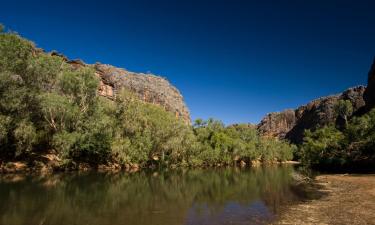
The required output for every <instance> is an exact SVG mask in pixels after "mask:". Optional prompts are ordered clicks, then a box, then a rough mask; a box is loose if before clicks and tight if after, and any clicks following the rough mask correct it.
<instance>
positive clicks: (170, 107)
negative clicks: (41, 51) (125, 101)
mask: <svg viewBox="0 0 375 225" xmlns="http://www.w3.org/2000/svg"><path fill="white" fill-rule="evenodd" d="M51 54H52V55H57V56H60V57H63V58H64V59H65V60H66V61H67V62H68V63H69V64H71V65H72V66H74V67H83V66H93V67H94V68H95V70H96V75H97V76H98V77H99V78H100V86H99V90H98V94H99V95H101V96H105V97H107V98H110V99H114V98H115V97H116V94H117V93H118V91H119V90H120V89H121V88H127V89H128V90H130V91H132V92H134V93H135V94H137V95H138V97H139V98H140V99H141V100H143V101H145V102H149V103H152V104H156V105H160V106H161V107H163V108H164V109H165V110H166V111H168V112H172V113H173V114H174V115H175V116H176V117H178V118H181V119H182V120H184V121H185V123H187V124H190V123H191V119H190V113H189V110H188V108H187V106H186V104H185V102H184V99H183V97H182V95H181V93H180V92H179V91H178V90H177V88H175V87H174V86H173V85H172V84H170V83H169V82H168V81H167V80H166V79H165V78H162V77H159V76H155V75H152V74H143V73H134V72H130V71H127V70H125V69H121V68H117V67H114V66H111V65H107V64H100V63H96V64H95V65H89V64H85V63H84V62H83V61H81V60H68V59H67V58H66V57H65V56H63V55H61V54H58V53H56V52H52V53H51Z"/></svg>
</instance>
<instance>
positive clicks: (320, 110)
mask: <svg viewBox="0 0 375 225" xmlns="http://www.w3.org/2000/svg"><path fill="white" fill-rule="evenodd" d="M365 89H366V88H365V87H364V86H358V87H354V88H350V89H348V90H346V91H344V92H343V93H342V94H338V95H332V96H328V97H322V98H319V99H316V100H313V101H311V102H310V103H308V104H307V105H304V106H301V107H299V108H297V109H296V110H291V109H289V110H285V111H283V112H278V113H270V114H268V115H267V116H266V117H264V118H263V119H262V121H261V122H260V123H259V124H258V131H259V133H260V134H262V135H265V136H272V137H278V138H286V139H288V140H290V141H291V142H293V143H301V142H302V140H303V133H304V131H305V130H306V129H310V130H314V129H316V128H317V127H320V126H324V125H327V124H329V123H334V122H336V120H337V117H336V116H335V113H334V106H335V105H336V103H337V102H338V101H339V100H340V99H343V100H349V101H350V102H351V103H352V105H353V110H354V111H357V110H359V109H361V108H362V107H364V106H365V101H364V99H363V95H364V92H365Z"/></svg>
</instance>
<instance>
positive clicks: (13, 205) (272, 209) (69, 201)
mask: <svg viewBox="0 0 375 225" xmlns="http://www.w3.org/2000/svg"><path fill="white" fill-rule="evenodd" d="M291 172H292V168H291V167H267V168H258V169H251V170H250V169H243V170H240V169H216V170H189V171H170V172H163V173H156V172H150V173H148V172H140V173H135V174H98V173H91V174H81V175H80V174H56V175H51V176H47V177H23V176H21V175H18V177H17V176H16V175H12V176H10V177H5V176H2V177H0V199H1V202H0V210H1V211H0V224H8V225H12V224H26V223H27V224H129V225H135V224H140V225H143V224H162V225H172V224H173V225H174V224H227V223H229V222H230V221H237V222H241V221H248V222H251V221H252V222H254V223H255V222H257V223H262V221H263V222H266V221H269V220H270V219H272V217H273V216H274V214H275V213H277V212H278V210H279V208H280V205H281V204H282V203H283V202H286V201H287V200H289V199H291V198H294V196H293V194H292V192H291V191H290V182H291V177H290V174H291Z"/></svg>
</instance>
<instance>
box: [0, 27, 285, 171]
mask: <svg viewBox="0 0 375 225" xmlns="http://www.w3.org/2000/svg"><path fill="white" fill-rule="evenodd" d="M1 30H3V28H1ZM0 53H1V54H0V81H1V82H0V157H1V158H3V159H8V160H12V159H28V158H30V157H31V156H33V155H38V154H40V153H44V152H54V153H55V154H57V155H58V156H59V157H60V158H61V159H63V160H62V163H61V164H64V165H70V166H73V167H74V165H76V163H77V162H86V163H88V164H93V165H94V164H95V165H98V164H106V163H118V164H120V165H127V166H136V167H139V166H140V167H145V166H216V165H233V164H235V163H239V162H240V161H243V162H242V164H244V162H246V163H249V162H251V161H253V160H260V161H268V162H273V161H281V160H288V159H291V157H292V146H290V145H289V144H288V143H286V142H283V141H278V140H275V139H266V138H260V137H259V136H258V134H257V132H256V129H255V128H253V127H251V126H248V125H237V126H229V127H225V126H224V125H223V124H222V123H221V122H219V121H215V120H212V119H210V120H208V121H202V120H198V121H197V122H196V124H195V126H194V127H191V126H188V125H186V124H185V123H184V122H183V121H180V120H179V119H177V118H175V116H174V115H172V114H170V113H168V112H166V111H165V110H164V109H162V108H161V107H158V106H156V105H152V104H148V103H145V102H142V101H140V100H139V99H138V98H137V97H136V96H134V95H133V94H132V93H131V92H129V91H127V90H125V89H124V90H121V91H120V92H119V94H118V95H117V96H116V99H115V100H114V101H112V100H109V99H107V98H104V97H99V96H98V95H97V90H98V85H99V80H98V79H99V78H97V77H96V76H95V71H94V69H93V68H90V66H86V67H81V68H74V67H72V66H71V65H69V64H68V63H66V62H65V61H64V59H63V58H61V57H59V56H53V55H50V54H47V53H44V52H42V51H41V50H38V49H37V48H36V47H35V45H34V44H33V43H32V42H30V41H28V40H25V39H23V38H22V37H20V36H19V35H17V34H15V33H10V32H3V31H2V32H1V33H0Z"/></svg>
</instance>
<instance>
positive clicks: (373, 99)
mask: <svg viewBox="0 0 375 225" xmlns="http://www.w3.org/2000/svg"><path fill="white" fill-rule="evenodd" d="M364 99H365V102H366V110H367V111H368V110H369V109H371V108H373V107H374V106H375V58H374V62H373V63H372V66H371V69H370V72H369V73H368V85H367V89H366V91H365V94H364Z"/></svg>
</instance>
